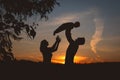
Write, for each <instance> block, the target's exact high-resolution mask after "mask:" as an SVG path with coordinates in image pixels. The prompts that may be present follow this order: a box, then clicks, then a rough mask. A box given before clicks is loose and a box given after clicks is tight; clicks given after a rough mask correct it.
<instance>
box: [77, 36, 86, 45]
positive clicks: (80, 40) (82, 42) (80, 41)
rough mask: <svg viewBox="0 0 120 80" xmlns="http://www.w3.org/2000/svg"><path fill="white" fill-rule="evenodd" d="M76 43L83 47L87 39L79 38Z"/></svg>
mask: <svg viewBox="0 0 120 80" xmlns="http://www.w3.org/2000/svg"><path fill="white" fill-rule="evenodd" d="M75 42H76V43H77V44H78V45H83V44H85V38H84V37H82V38H77V39H76V40H75Z"/></svg>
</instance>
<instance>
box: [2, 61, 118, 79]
mask: <svg viewBox="0 0 120 80" xmlns="http://www.w3.org/2000/svg"><path fill="white" fill-rule="evenodd" d="M119 68H120V63H119V62H118V63H117V62H113V63H112V62H111V63H92V64H73V65H63V64H43V63H42V62H32V61H25V60H21V61H15V62H12V63H0V75H1V78H4V80H6V78H9V79H10V80H12V79H20V80H24V79H26V80H28V79H34V80H37V79H39V80H69V79H70V80H81V79H84V80H86V79H90V80H92V79H96V80H97V79H102V80H105V79H107V80H108V79H113V80H116V79H117V80H118V78H119V72H120V69H119Z"/></svg>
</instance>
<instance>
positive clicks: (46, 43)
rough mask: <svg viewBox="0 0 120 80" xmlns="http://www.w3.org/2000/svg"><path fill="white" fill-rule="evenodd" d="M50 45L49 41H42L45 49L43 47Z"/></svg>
mask: <svg viewBox="0 0 120 80" xmlns="http://www.w3.org/2000/svg"><path fill="white" fill-rule="evenodd" d="M48 45H49V43H48V41H47V40H42V41H41V46H42V47H43V46H46V47H47V46H48Z"/></svg>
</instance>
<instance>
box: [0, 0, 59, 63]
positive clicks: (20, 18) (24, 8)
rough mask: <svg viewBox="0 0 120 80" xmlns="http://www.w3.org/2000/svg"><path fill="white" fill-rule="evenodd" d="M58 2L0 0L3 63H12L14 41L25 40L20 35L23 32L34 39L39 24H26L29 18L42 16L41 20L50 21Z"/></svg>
mask: <svg viewBox="0 0 120 80" xmlns="http://www.w3.org/2000/svg"><path fill="white" fill-rule="evenodd" d="M55 5H59V3H58V2H57V1H56V0H0V57H1V59H2V61H5V62H6V61H12V60H14V56H13V53H12V41H11V39H14V40H21V39H23V38H22V37H20V34H21V33H23V31H24V32H25V33H26V34H27V35H28V36H29V37H30V38H31V39H34V37H35V35H36V32H35V28H36V26H38V24H37V23H34V22H33V24H32V25H30V24H27V23H25V22H24V21H25V20H27V18H28V17H32V16H36V15H37V16H40V19H43V18H45V19H48V14H50V13H51V12H52V11H53V9H54V7H55Z"/></svg>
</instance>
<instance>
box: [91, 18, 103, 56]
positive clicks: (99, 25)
mask: <svg viewBox="0 0 120 80" xmlns="http://www.w3.org/2000/svg"><path fill="white" fill-rule="evenodd" d="M94 23H95V28H96V30H95V33H94V34H93V36H92V40H91V42H90V46H91V49H92V51H93V52H94V54H95V55H96V57H98V58H99V57H100V56H99V55H98V54H97V50H96V47H97V44H98V43H99V42H100V41H101V40H102V33H103V28H104V22H103V19H99V18H95V19H94Z"/></svg>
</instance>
